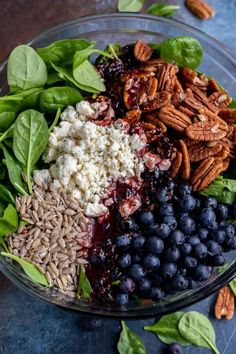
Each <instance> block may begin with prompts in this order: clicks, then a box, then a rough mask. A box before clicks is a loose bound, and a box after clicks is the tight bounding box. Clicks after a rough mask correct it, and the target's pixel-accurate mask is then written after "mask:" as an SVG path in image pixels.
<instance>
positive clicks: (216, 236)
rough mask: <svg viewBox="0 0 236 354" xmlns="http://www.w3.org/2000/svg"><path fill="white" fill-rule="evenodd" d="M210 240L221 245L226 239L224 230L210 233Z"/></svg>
mask: <svg viewBox="0 0 236 354" xmlns="http://www.w3.org/2000/svg"><path fill="white" fill-rule="evenodd" d="M210 238H211V239H212V240H214V241H216V242H218V243H223V242H224V241H225V238H226V232H225V231H224V230H216V231H212V232H211V234H210Z"/></svg>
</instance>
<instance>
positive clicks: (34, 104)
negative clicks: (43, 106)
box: [19, 89, 43, 112]
mask: <svg viewBox="0 0 236 354" xmlns="http://www.w3.org/2000/svg"><path fill="white" fill-rule="evenodd" d="M41 92H43V89H38V90H37V91H35V92H34V93H32V94H31V95H28V96H27V97H25V98H24V99H23V101H22V102H21V104H20V107H19V111H21V112H22V111H25V110H26V109H30V108H34V109H36V108H38V107H39V98H40V95H41Z"/></svg>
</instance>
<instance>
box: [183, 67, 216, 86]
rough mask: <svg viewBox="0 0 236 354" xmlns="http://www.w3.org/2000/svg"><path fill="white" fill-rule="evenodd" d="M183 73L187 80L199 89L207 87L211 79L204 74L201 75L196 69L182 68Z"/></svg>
mask: <svg viewBox="0 0 236 354" xmlns="http://www.w3.org/2000/svg"><path fill="white" fill-rule="evenodd" d="M181 74H182V76H183V78H184V79H185V80H187V81H188V82H189V83H191V84H193V85H194V86H197V87H198V88H199V89H201V90H203V91H205V90H206V89H207V86H208V82H209V79H208V78H207V77H206V76H205V75H204V74H200V75H199V74H198V73H197V72H196V71H194V70H192V69H189V68H182V69H181Z"/></svg>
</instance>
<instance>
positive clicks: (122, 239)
mask: <svg viewBox="0 0 236 354" xmlns="http://www.w3.org/2000/svg"><path fill="white" fill-rule="evenodd" d="M115 244H116V247H118V248H121V249H126V248H128V247H129V245H130V239H129V237H128V236H127V235H121V236H117V238H116V240H115Z"/></svg>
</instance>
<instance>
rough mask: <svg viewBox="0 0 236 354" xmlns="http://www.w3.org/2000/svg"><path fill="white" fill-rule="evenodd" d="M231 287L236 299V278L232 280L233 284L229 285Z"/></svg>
mask: <svg viewBox="0 0 236 354" xmlns="http://www.w3.org/2000/svg"><path fill="white" fill-rule="evenodd" d="M229 286H230V288H231V290H232V291H233V293H234V296H235V297H236V278H234V279H233V280H231V282H230V283H229Z"/></svg>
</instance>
